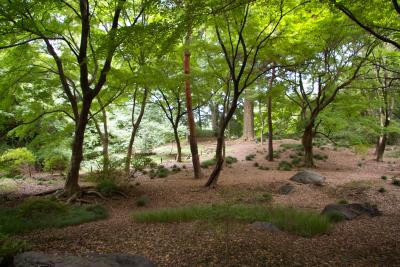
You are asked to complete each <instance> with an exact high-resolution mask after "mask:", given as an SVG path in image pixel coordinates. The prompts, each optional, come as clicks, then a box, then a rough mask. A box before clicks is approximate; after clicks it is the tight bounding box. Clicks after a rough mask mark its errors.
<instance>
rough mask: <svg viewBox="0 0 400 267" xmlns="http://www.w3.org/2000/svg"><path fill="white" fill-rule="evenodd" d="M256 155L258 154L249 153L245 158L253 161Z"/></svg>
mask: <svg viewBox="0 0 400 267" xmlns="http://www.w3.org/2000/svg"><path fill="white" fill-rule="evenodd" d="M255 157H256V154H249V155H247V156H246V158H245V159H246V160H247V161H252V160H253V159H254V158H255Z"/></svg>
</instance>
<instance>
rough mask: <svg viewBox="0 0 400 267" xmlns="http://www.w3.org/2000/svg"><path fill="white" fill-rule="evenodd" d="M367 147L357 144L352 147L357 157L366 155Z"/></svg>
mask: <svg viewBox="0 0 400 267" xmlns="http://www.w3.org/2000/svg"><path fill="white" fill-rule="evenodd" d="M368 148H369V147H368V145H364V144H359V145H355V146H354V152H355V153H356V154H359V155H366V154H367V153H368Z"/></svg>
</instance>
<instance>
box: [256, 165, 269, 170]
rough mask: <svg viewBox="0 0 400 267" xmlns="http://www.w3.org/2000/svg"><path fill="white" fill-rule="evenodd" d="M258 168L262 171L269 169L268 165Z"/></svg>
mask: <svg viewBox="0 0 400 267" xmlns="http://www.w3.org/2000/svg"><path fill="white" fill-rule="evenodd" d="M258 169H259V170H263V171H268V170H269V167H266V166H260V167H258Z"/></svg>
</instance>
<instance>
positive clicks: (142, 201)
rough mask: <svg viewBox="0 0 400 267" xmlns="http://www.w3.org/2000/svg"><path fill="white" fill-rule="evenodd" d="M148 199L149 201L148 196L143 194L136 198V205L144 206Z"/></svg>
mask: <svg viewBox="0 0 400 267" xmlns="http://www.w3.org/2000/svg"><path fill="white" fill-rule="evenodd" d="M149 201H150V199H149V197H148V196H146V195H143V196H140V197H139V198H138V199H137V200H136V205H138V206H139V207H144V206H146V205H147V204H148V203H149Z"/></svg>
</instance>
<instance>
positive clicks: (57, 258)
mask: <svg viewBox="0 0 400 267" xmlns="http://www.w3.org/2000/svg"><path fill="white" fill-rule="evenodd" d="M14 266H15V267H31V266H51V267H87V266H96V267H155V266H156V265H155V264H154V263H152V262H151V261H149V260H148V259H146V258H145V257H142V256H132V255H122V254H105V255H91V256H89V257H87V258H84V257H78V256H73V255H68V254H66V255H50V254H45V253H42V252H35V251H30V252H24V253H21V254H18V255H16V256H15V257H14Z"/></svg>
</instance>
